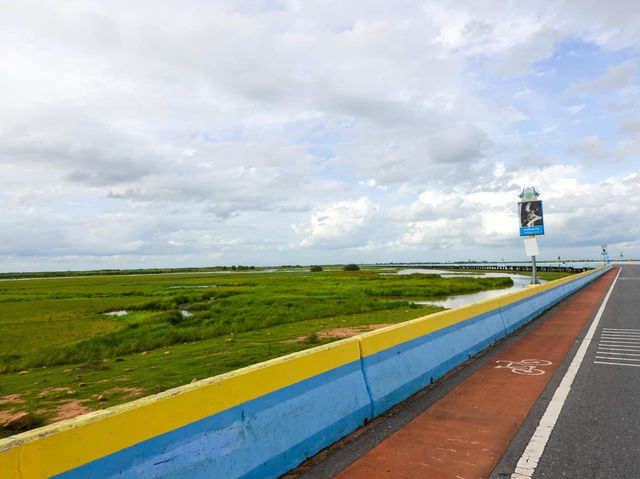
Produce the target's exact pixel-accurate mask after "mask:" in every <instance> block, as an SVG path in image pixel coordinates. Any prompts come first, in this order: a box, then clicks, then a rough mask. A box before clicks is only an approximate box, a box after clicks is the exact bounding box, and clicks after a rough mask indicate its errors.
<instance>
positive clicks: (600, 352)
mask: <svg viewBox="0 0 640 479" xmlns="http://www.w3.org/2000/svg"><path fill="white" fill-rule="evenodd" d="M616 351H618V350H616ZM596 354H617V355H619V356H640V354H634V353H621V352H615V353H613V352H611V353H610V352H608V351H602V350H600V349H598V351H596Z"/></svg>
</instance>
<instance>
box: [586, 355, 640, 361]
mask: <svg viewBox="0 0 640 479" xmlns="http://www.w3.org/2000/svg"><path fill="white" fill-rule="evenodd" d="M611 354H616V353H611ZM596 359H616V360H618V361H639V362H640V359H634V358H615V357H605V356H596Z"/></svg>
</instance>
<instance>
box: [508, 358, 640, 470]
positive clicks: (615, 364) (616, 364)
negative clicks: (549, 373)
mask: <svg viewBox="0 0 640 479" xmlns="http://www.w3.org/2000/svg"><path fill="white" fill-rule="evenodd" d="M593 364H610V365H611V366H633V367H636V368H640V364H623V363H605V362H603V361H594V362H593ZM512 477H513V476H512Z"/></svg>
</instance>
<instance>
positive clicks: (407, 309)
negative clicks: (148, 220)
mask: <svg viewBox="0 0 640 479" xmlns="http://www.w3.org/2000/svg"><path fill="white" fill-rule="evenodd" d="M511 284H512V281H511V279H509V278H478V279H475V278H469V277H464V276H460V277H455V278H446V279H445V278H441V277H440V276H439V275H419V274H415V275H404V276H396V275H380V274H379V272H378V271H375V270H364V271H357V272H344V271H339V270H334V271H323V272H314V273H311V272H309V271H308V270H298V271H294V272H273V273H268V272H242V273H238V272H233V273H224V272H205V273H194V274H155V275H135V276H124V275H117V276H116V275H114V276H91V277H71V278H47V279H30V280H26V281H22V280H21V281H0V424H2V423H3V422H4V421H3V420H2V418H3V414H4V417H7V415H8V414H11V413H13V412H17V411H29V412H31V413H32V414H33V415H34V417H35V419H36V424H35V425H39V424H42V423H45V422H51V421H55V420H59V419H62V418H65V417H67V416H68V415H73V414H77V413H78V412H87V411H88V410H93V409H99V408H104V407H108V406H112V405H115V404H118V403H121V402H125V401H128V400H131V399H132V398H135V397H140V396H144V395H148V394H152V393H155V392H160V391H162V390H165V389H168V388H172V387H175V386H179V385H181V384H185V383H188V382H190V381H192V380H193V379H194V378H195V379H203V378H206V377H210V376H214V375H216V374H220V373H223V372H227V371H230V370H233V369H237V368H240V367H243V366H247V365H250V364H254V363H257V362H261V361H264V360H267V359H271V358H274V357H278V356H282V355H284V354H288V353H291V352H295V351H300V350H302V349H305V348H309V347H313V346H315V345H318V344H324V343H327V342H330V341H335V340H337V339H340V338H341V337H344V336H348V335H353V334H356V333H358V332H360V331H366V330H368V329H369V328H370V327H371V326H373V325H378V326H379V325H387V324H393V323H398V322H402V321H407V320H409V319H414V318H417V317H420V316H425V315H428V314H431V313H433V312H435V311H437V310H439V308H436V307H430V306H419V305H415V304H413V303H412V302H411V300H427V299H429V298H434V299H435V298H439V297H443V296H448V295H452V294H464V293H472V292H478V291H482V290H486V289H495V288H505V287H508V286H511ZM118 310H126V311H128V314H126V315H124V316H107V315H105V314H104V313H107V312H110V311H118ZM181 311H188V312H189V313H190V315H188V316H184V315H183V314H182V313H181ZM9 434H10V431H7V430H4V429H2V428H0V436H6V435H9Z"/></svg>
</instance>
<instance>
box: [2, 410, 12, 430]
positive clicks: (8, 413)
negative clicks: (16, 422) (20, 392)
mask: <svg viewBox="0 0 640 479" xmlns="http://www.w3.org/2000/svg"><path fill="white" fill-rule="evenodd" d="M13 416H15V413H14V412H13V411H0V426H2V425H3V424H4V423H6V422H9V421H10V420H11V419H13Z"/></svg>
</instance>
